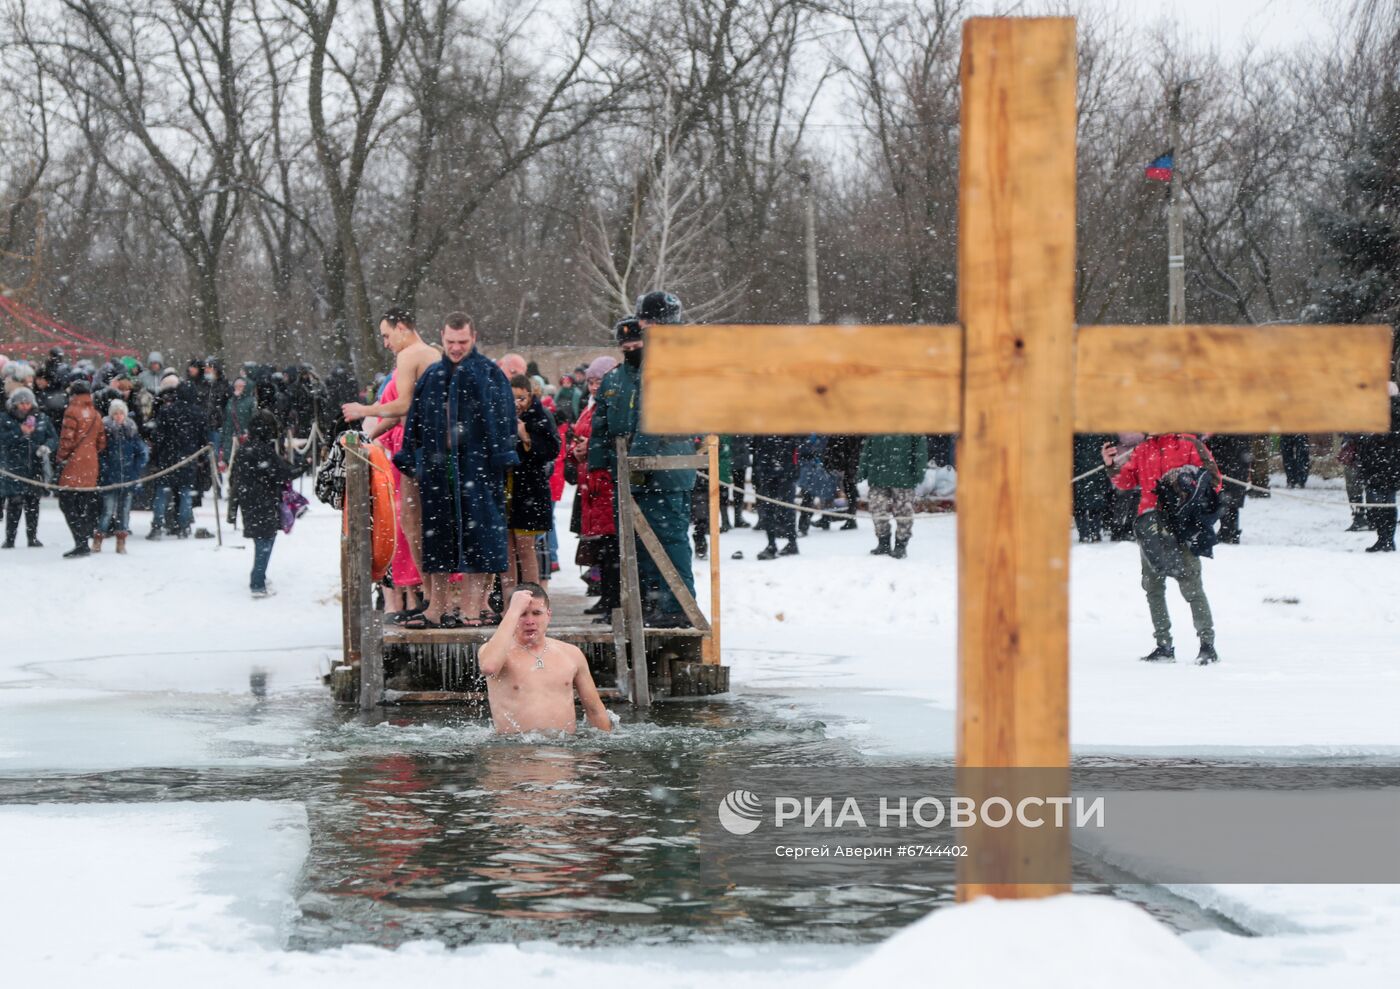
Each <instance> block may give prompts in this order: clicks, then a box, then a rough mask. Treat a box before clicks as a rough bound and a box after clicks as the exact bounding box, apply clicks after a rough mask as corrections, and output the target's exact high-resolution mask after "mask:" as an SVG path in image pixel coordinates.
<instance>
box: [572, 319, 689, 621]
mask: <svg viewBox="0 0 1400 989" xmlns="http://www.w3.org/2000/svg"><path fill="white" fill-rule="evenodd" d="M679 322H681V301H680V299H678V298H676V297H675V296H674V295H672V294H671V293H670V292H648V293H647V294H646V295H644V296H642V297H641V298H640V299H638V300H637V313H636V315H635V316H634V317H632V318H631V319H624V320H622V321H621V322H619V323H618V324H617V326H616V327H615V330H616V333H617V342H618V346H619V347H621V348H622V363H621V364H619V365H618V366H617V367H615V368H613V370H611V371H609V372H608V373H607V375H606V376H605V377H604V378H603V381H602V384H600V385H599V386H598V394H597V395H596V396H594V403H595V408H594V411H593V433H592V435H591V436H590V437H589V440H588V468H589V470H611V471H612V472H613V476H614V477H616V476H617V453H616V449H615V443H616V440H617V437H619V436H624V437H626V438H627V440H628V442H629V450H630V452H631V455H632V456H634V457H668V456H691V455H693V454H694V453H695V442H694V437H687V436H653V435H650V434H647V433H642V432H640V431H639V429H638V427H639V425H640V423H641V413H642V355H643V353H644V352H645V346H646V333H647V330H648V329H649V328H650V327H652V326H654V325H656V324H658V323H679ZM694 486H695V471H693V470H653V471H644V472H641V473H633V474H632V497H633V498H635V499H636V502H637V507H638V508H640V509H641V510H642V515H643V516H644V517H645V518H646V520H647V522H648V524H650V526H651V528H652V530H653V531H654V532H655V533H656V537H657V538H658V539H659V540H661V545H662V547H663V548H664V549H665V550H666V555H667V556H668V557H669V558H670V560H671V563H672V564H673V565H674V566H675V568H676V572H677V573H678V574H680V578H681V581H682V582H683V583H684V584H685V586H686V589H687V590H689V591H690V593H691V596H694V594H695V578H694V577H693V576H692V574H691V570H690V531H689V530H690V492H691V489H692V488H693V487H694ZM621 494H622V493H621V492H618V495H619V497H621ZM637 544H638V549H637V575H638V579H639V580H640V581H641V585H642V608H643V614H644V618H645V621H646V624H648V625H651V626H653V627H656V628H680V627H683V626H685V625H688V624H689V621H688V620H687V619H686V617H685V612H684V611H682V610H681V606H680V602H678V601H677V600H676V596H675V595H674V594H672V593H671V589H670V588H669V587H668V586H667V585H666V581H665V578H663V577H662V576H661V570H660V569H659V568H658V567H657V565H656V563H655V562H654V561H653V560H652V558H651V554H650V553H648V552H647V550H646V547H645V546H643V545H642V544H641V540H638V543H637Z"/></svg>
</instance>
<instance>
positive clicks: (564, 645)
mask: <svg viewBox="0 0 1400 989" xmlns="http://www.w3.org/2000/svg"><path fill="white" fill-rule="evenodd" d="M545 641H546V642H547V643H549V647H550V648H551V649H556V650H558V651H559V653H560V655H562V656H565V657H567V658H568V659H571V660H573V661H574V662H575V663H582V664H584V666H585V668H586V667H587V664H588V660H587V659H585V658H584V656H583V650H582V649H580V648H579V647H578V646H575V645H571V644H570V643H568V642H565V641H564V640H563V639H555V638H551V637H549V636H546V637H545Z"/></svg>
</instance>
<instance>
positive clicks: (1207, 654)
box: [1196, 642, 1220, 666]
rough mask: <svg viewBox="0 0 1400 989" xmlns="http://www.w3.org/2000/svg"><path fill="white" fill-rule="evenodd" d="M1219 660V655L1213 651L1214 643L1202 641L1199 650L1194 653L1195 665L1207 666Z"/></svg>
mask: <svg viewBox="0 0 1400 989" xmlns="http://www.w3.org/2000/svg"><path fill="white" fill-rule="evenodd" d="M1218 662H1220V655H1219V653H1217V652H1216V651H1215V645H1214V643H1210V642H1202V643H1201V651H1200V652H1199V653H1197V654H1196V665H1197V666H1209V665H1210V664H1211V663H1218Z"/></svg>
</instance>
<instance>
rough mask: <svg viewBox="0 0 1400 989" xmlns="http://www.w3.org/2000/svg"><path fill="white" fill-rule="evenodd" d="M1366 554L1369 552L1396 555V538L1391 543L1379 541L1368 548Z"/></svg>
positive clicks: (1383, 540)
mask: <svg viewBox="0 0 1400 989" xmlns="http://www.w3.org/2000/svg"><path fill="white" fill-rule="evenodd" d="M1366 552H1368V553H1394V552H1395V540H1394V538H1392V539H1390V540H1389V541H1386V540H1385V539H1377V540H1376V541H1375V542H1374V543H1373V544H1372V545H1370V546H1367V547H1366Z"/></svg>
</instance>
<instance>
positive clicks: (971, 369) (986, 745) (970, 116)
mask: <svg viewBox="0 0 1400 989" xmlns="http://www.w3.org/2000/svg"><path fill="white" fill-rule="evenodd" d="M962 94H963V96H962V158H961V170H960V179H959V182H960V185H961V194H960V197H959V229H958V272H959V277H958V308H959V313H960V320H961V322H962V325H963V333H964V350H963V413H962V424H963V432H962V441H961V444H960V449H959V456H958V481H959V490H958V738H957V759H958V767H959V770H960V772H959V792H960V793H965V794H966V795H971V796H974V797H976V796H977V794H978V791H986V792H988V794H989V795H990V793H991V792H992V791H996V792H999V793H1003V794H1005V793H1006V792H1007V790H1008V789H1011V790H1014V789H1015V788H1016V784H1015V783H1014V782H1012V777H1010V776H1002V777H1000V778H997V777H993V776H991V775H990V774H988V773H986V772H982V773H978V774H973V773H968V772H966V770H967V769H968V768H975V767H1005V768H1012V767H1051V768H1063V767H1067V766H1068V761H1069V710H1068V708H1069V641H1068V640H1069V635H1068V629H1069V611H1068V599H1069V582H1068V568H1069V551H1070V547H1069V517H1070V473H1071V460H1072V457H1071V443H1072V439H1073V437H1072V429H1073V411H1074V404H1073V399H1074V360H1073V353H1074V247H1075V244H1074V233H1075V231H1074V198H1075V36H1074V21H1073V20H1071V19H1068V18H1038V19H1024V20H1023V19H1015V20H1011V19H983V18H978V19H973V20H971V21H969V22H968V23H967V25H966V26H965V28H964V34H963V57H962ZM1064 783H1065V786H1066V787H1067V784H1068V774H1067V772H1066V773H1065V780H1064ZM968 791H971V792H970V793H968ZM968 837H969V839H970V840H969V841H968V842H967V843H968V844H970V846H971V849H972V856H973V857H972V858H971V859H970V860H967V861H964V860H959V861H960V864H961V865H962V866H963V868H962V870H961V871H960V873H959V875H960V879H962V880H963V881H962V882H960V885H959V898H960V899H971V898H972V897H974V896H978V895H988V894H989V895H994V896H999V897H1027V896H1042V895H1047V894H1050V893H1054V892H1060V891H1062V890H1063V889H1065V888H1067V886H1065V885H1063V884H1065V883H1067V882H1068V879H1069V842H1068V837H1067V835H1066V833H1065V832H1064V831H1063V830H1062V829H1052V828H1040V829H1038V830H1031V829H1026V828H1016V827H1012V828H1006V829H1002V830H1001V831H1000V832H999V833H998V832H993V831H991V830H988V829H982V830H981V831H978V832H976V833H974V834H972V835H970V836H968ZM1047 866H1048V871H1047ZM989 871H990V872H991V873H995V875H996V876H998V877H999V878H1003V879H1004V880H1005V881H998V882H980V881H967V880H966V878H965V877H966V876H967V875H977V874H981V875H983V876H986V875H988V874H989ZM1047 874H1052V875H1055V876H1056V877H1057V878H1059V881H1058V882H1051V883H1027V882H1020V883H1017V882H1016V877H1017V876H1023V875H1024V876H1029V875H1047Z"/></svg>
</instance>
